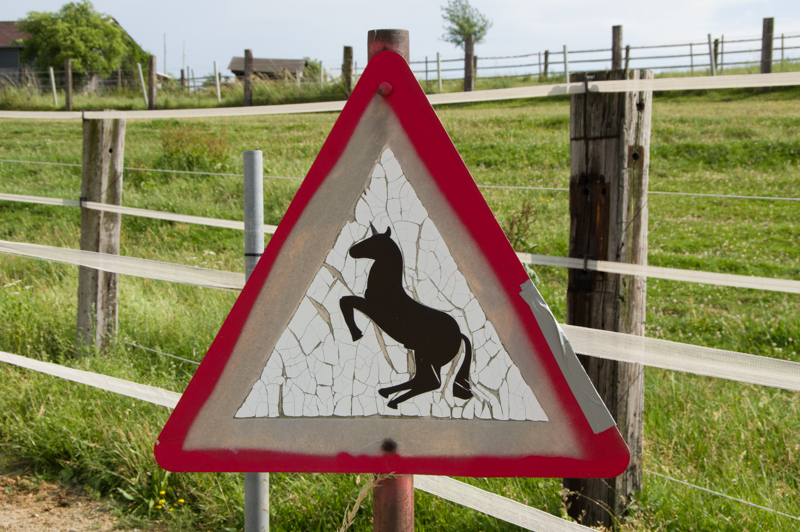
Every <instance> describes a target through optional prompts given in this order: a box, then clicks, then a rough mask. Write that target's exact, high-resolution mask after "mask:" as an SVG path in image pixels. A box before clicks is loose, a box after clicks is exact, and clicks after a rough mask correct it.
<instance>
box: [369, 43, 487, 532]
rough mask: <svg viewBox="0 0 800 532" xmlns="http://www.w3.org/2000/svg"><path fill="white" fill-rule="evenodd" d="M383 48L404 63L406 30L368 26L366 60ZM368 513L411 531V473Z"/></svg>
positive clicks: (389, 486)
mask: <svg viewBox="0 0 800 532" xmlns="http://www.w3.org/2000/svg"><path fill="white" fill-rule="evenodd" d="M473 38H474V37H473ZM384 50H391V51H393V52H397V53H398V54H400V55H401V56H403V58H404V59H405V60H406V63H408V61H409V58H410V57H411V47H410V45H409V35H408V30H393V29H384V30H370V31H369V33H368V34H367V61H369V60H370V59H372V56H374V55H375V54H377V53H378V52H382V51H384ZM395 448H396V444H395V442H394V441H393V440H391V439H386V440H384V441H383V443H382V445H381V449H383V451H384V452H386V453H393V452H395V450H396V449H395ZM372 516H373V517H372V529H373V530H374V531H375V532H413V530H414V476H413V475H397V476H393V477H390V478H386V479H383V480H382V481H381V482H380V484H378V485H377V486H375V488H373V490H372Z"/></svg>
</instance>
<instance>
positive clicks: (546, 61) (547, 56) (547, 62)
mask: <svg viewBox="0 0 800 532" xmlns="http://www.w3.org/2000/svg"><path fill="white" fill-rule="evenodd" d="M549 66H550V50H545V51H544V79H545V80H547V68H548V67H549Z"/></svg>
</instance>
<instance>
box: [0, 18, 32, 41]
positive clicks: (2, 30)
mask: <svg viewBox="0 0 800 532" xmlns="http://www.w3.org/2000/svg"><path fill="white" fill-rule="evenodd" d="M30 36H31V34H30V33H26V32H24V31H22V30H20V29H19V27H18V26H17V23H16V22H15V21H13V20H10V21H0V46H13V45H12V44H11V43H12V42H14V41H15V40H17V39H25V38H26V37H30Z"/></svg>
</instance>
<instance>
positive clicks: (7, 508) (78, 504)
mask: <svg viewBox="0 0 800 532" xmlns="http://www.w3.org/2000/svg"><path fill="white" fill-rule="evenodd" d="M116 524H117V520H116V519H115V518H114V517H113V515H112V513H111V511H110V510H109V508H108V506H107V505H105V504H104V503H103V502H102V501H96V500H94V499H91V498H89V497H87V496H86V495H83V494H81V492H80V491H79V490H78V489H75V488H65V487H62V486H59V485H58V484H52V483H49V482H39V481H34V480H32V479H31V477H29V476H24V475H23V476H19V475H9V476H0V531H6V530H14V531H17V530H20V531H34V530H35V531H43V530H48V531H53V532H88V531H92V532H98V531H103V532H105V531H111V530H117V531H119V530H122V531H123V532H125V531H127V532H134V529H115V528H114V526H115V525H116Z"/></svg>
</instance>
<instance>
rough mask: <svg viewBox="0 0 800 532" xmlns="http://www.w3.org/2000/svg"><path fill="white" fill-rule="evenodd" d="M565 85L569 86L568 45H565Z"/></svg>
mask: <svg viewBox="0 0 800 532" xmlns="http://www.w3.org/2000/svg"><path fill="white" fill-rule="evenodd" d="M564 83H566V84H567V85H569V52H568V51H567V45H566V44H565V45H564Z"/></svg>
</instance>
